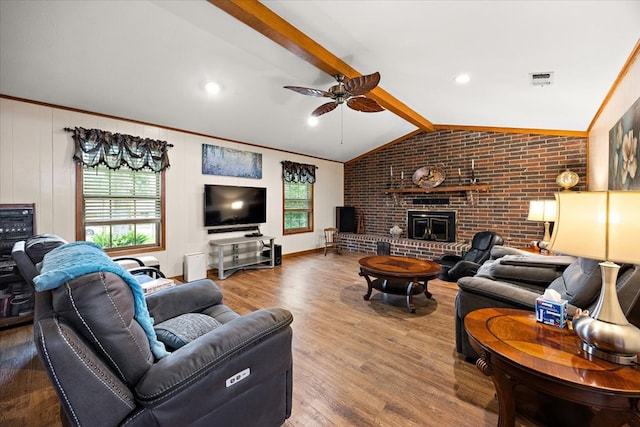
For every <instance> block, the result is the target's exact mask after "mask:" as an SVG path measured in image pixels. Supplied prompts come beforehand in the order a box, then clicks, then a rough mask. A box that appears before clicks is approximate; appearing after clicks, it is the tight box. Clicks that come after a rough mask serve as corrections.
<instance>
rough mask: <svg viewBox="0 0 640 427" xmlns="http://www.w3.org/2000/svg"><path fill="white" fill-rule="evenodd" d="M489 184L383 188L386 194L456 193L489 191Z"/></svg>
mask: <svg viewBox="0 0 640 427" xmlns="http://www.w3.org/2000/svg"><path fill="white" fill-rule="evenodd" d="M489 188H491V187H490V186H489V184H471V185H451V186H447V187H433V188H424V187H412V188H385V189H384V190H382V192H383V193H384V194H392V193H455V192H458V191H460V192H468V191H489Z"/></svg>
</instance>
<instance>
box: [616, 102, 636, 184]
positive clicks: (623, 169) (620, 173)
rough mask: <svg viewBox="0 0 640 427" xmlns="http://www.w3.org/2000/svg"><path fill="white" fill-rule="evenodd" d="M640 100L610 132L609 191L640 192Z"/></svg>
mask: <svg viewBox="0 0 640 427" xmlns="http://www.w3.org/2000/svg"><path fill="white" fill-rule="evenodd" d="M638 139H640V98H638V99H637V100H636V102H634V103H633V105H632V106H631V107H630V108H629V109H628V110H627V111H626V112H625V113H624V115H623V116H622V117H621V118H620V120H618V122H617V123H616V124H615V125H614V126H613V128H611V130H610V131H609V190H640V170H639V169H638V156H639V155H640V151H638V148H639V147H640V146H639V145H638Z"/></svg>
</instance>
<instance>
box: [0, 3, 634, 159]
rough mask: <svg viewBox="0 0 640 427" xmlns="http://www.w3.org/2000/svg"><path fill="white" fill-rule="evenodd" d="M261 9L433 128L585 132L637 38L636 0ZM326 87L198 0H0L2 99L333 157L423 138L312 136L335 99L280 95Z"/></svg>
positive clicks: (376, 124) (375, 122)
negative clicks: (215, 86)
mask: <svg viewBox="0 0 640 427" xmlns="http://www.w3.org/2000/svg"><path fill="white" fill-rule="evenodd" d="M263 3H264V5H266V6H267V7H268V8H270V9H271V10H273V11H274V12H275V13H277V14H278V15H280V16H281V17H283V18H284V19H285V20H287V21H288V22H289V23H290V24H292V25H293V26H294V27H296V28H297V29H299V30H301V31H302V32H304V33H305V34H306V35H307V36H309V37H310V38H311V39H313V40H315V41H316V42H318V43H319V44H320V45H321V46H323V47H324V48H326V49H328V50H329V51H330V52H331V53H333V54H334V55H335V56H337V57H338V58H340V59H342V60H343V61H344V62H346V63H347V64H349V65H350V66H351V67H353V68H355V69H356V70H357V71H358V72H359V73H362V74H369V73H372V72H374V71H379V72H380V74H381V75H382V79H381V82H380V87H381V88H383V89H384V90H385V91H386V92H388V93H389V94H390V95H392V96H393V97H395V98H396V99H397V100H399V101H400V102H402V103H404V104H406V106H407V107H408V108H410V109H412V110H413V111H415V112H416V113H417V114H419V115H420V116H422V117H424V118H426V119H427V120H429V121H431V122H432V123H434V124H436V125H439V124H440V125H445V124H446V125H467V126H486V127H512V128H526V129H554V130H578V131H585V130H587V128H588V126H589V124H590V122H591V120H592V119H593V117H594V115H595V114H596V112H597V110H598V108H599V107H600V105H601V104H602V102H603V100H604V98H605V96H606V94H607V92H608V91H609V89H610V88H611V86H612V84H613V82H614V81H615V79H616V77H617V76H618V74H619V72H620V71H621V69H622V67H623V65H624V63H625V61H626V60H627V58H628V57H629V55H630V53H631V52H632V51H633V48H634V46H635V45H636V43H637V42H638V40H639V39H640V24H639V22H640V1H636V0H633V1H383V0H377V1H365V0H360V1H326V0H325V1H291V0H290V1H283V0H273V1H272V0H269V1H263ZM547 71H553V72H554V73H555V74H554V82H553V85H551V86H547V87H533V86H531V85H530V83H529V73H532V72H547ZM461 72H464V73H468V74H469V75H470V76H471V82H470V83H468V84H467V85H464V86H461V85H458V84H456V83H455V82H454V78H455V76H456V75H457V74H458V73H461ZM208 80H215V81H217V82H219V83H220V85H221V86H222V91H221V93H220V94H219V96H217V97H215V98H214V97H210V96H209V95H207V94H206V93H205V91H204V90H203V85H204V83H205V82H206V81H208ZM333 83H334V80H333V77H331V76H330V75H328V74H326V73H324V72H322V71H320V70H319V69H318V68H315V67H314V66H313V65H311V64H309V63H307V62H305V61H304V60H303V59H301V58H300V57H298V56H296V55H294V54H293V53H291V52H290V51H289V50H286V49H285V48H283V47H281V46H280V45H278V44H276V43H275V42H273V41H271V40H270V39H268V38H267V37H265V36H263V35H262V34H260V33H258V32H256V31H255V30H254V29H252V28H250V27H248V26H246V25H245V24H243V23H242V22H240V21H238V20H236V19H235V18H233V17H232V16H231V15H229V14H227V13H226V12H224V11H222V10H221V9H219V8H218V7H216V6H214V5H212V4H210V3H208V2H206V1H204V0H197V1H128V2H124V1H83V2H80V1H75V0H74V1H48V2H44V1H9V0H0V94H3V95H9V96H14V97H18V98H25V99H30V100H35V101H40V102H45V103H51V104H56V105H61V106H65V107H72V108H78V109H82V110H87V111H91V112H96V113H101V114H107V115H113V116H118V117H123V118H129V119H133V120H138V121H143V122H148V123H154V124H158V125H163V126H168V127H173V128H178V129H183V130H188V131H193V132H199V133H203V134H207V135H211V136H216V137H221V138H227V139H231V140H236V141H240V142H246V143H250V144H256V145H261V146H266V147H272V148H277V149H281V150H286V151H290V152H295V153H301V154H306V155H310V156H316V157H320V158H325V159H331V160H336V161H347V160H349V159H352V158H354V157H357V156H359V155H361V154H363V153H366V152H368V151H370V150H372V149H375V148H376V147H379V146H381V145H384V144H386V143H388V142H390V141H392V140H395V139H396V138H399V137H401V136H403V135H406V134H408V133H410V132H412V131H414V130H416V129H417V127H416V125H414V124H411V123H409V122H407V121H405V120H404V119H402V118H400V117H399V116H397V115H396V114H394V113H392V112H390V111H384V112H380V113H359V112H355V111H352V110H350V109H348V108H346V107H345V108H342V107H340V108H338V109H336V110H334V111H333V112H330V113H328V114H326V115H323V116H321V117H320V123H319V125H318V126H317V127H315V128H310V127H309V126H308V125H307V123H306V119H307V117H308V116H309V114H310V113H311V111H313V110H314V109H315V108H316V107H317V106H319V105H320V104H322V103H324V102H326V101H327V100H326V99H323V98H316V97H309V96H303V95H300V94H297V93H294V92H292V91H289V90H286V89H283V88H282V86H285V85H294V86H304V87H312V88H318V89H325V90H326V89H328V88H329V87H330V86H331V85H332V84H333ZM75 125H76V123H69V124H68V126H75Z"/></svg>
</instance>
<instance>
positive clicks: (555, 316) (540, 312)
mask: <svg viewBox="0 0 640 427" xmlns="http://www.w3.org/2000/svg"><path fill="white" fill-rule="evenodd" d="M536 320H537V321H538V322H542V323H544V324H546V325H551V326H555V327H556V328H560V329H562V328H564V327H565V326H566V325H567V301H566V300H562V301H561V302H555V301H549V300H546V299H544V297H538V298H536Z"/></svg>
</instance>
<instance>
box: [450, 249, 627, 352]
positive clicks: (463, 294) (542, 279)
mask: <svg viewBox="0 0 640 427" xmlns="http://www.w3.org/2000/svg"><path fill="white" fill-rule="evenodd" d="M457 283H458V288H459V290H458V294H457V295H456V299H455V313H456V314H455V316H456V318H455V329H456V350H457V351H458V353H460V354H462V355H464V356H465V357H467V358H470V359H475V358H477V357H478V354H477V353H476V352H475V350H474V349H473V348H472V347H471V345H470V343H469V337H468V335H467V332H466V330H465V328H464V317H465V316H466V315H467V314H469V313H470V312H472V311H474V310H477V309H480V308H486V307H496V308H516V309H523V310H530V311H534V310H535V300H536V298H537V297H539V296H540V295H542V294H544V292H545V290H546V289H553V290H555V291H557V292H558V293H560V295H561V297H562V299H565V300H567V301H568V302H569V308H568V312H569V316H570V317H571V316H572V315H573V313H574V312H575V309H576V308H582V309H588V310H590V311H593V309H594V307H595V305H596V302H597V299H598V296H599V294H600V289H601V283H602V278H601V273H600V266H599V261H596V260H591V259H586V258H574V257H568V256H544V255H535V254H531V253H529V252H525V251H521V250H518V249H515V248H509V247H505V246H495V247H494V248H493V249H492V256H491V259H490V260H488V261H486V262H485V263H484V264H483V265H482V266H481V268H480V269H479V270H478V272H477V274H476V275H475V276H472V277H463V278H461V279H459V280H458V282H457ZM617 290H618V298H619V300H620V305H621V306H622V309H623V312H624V313H625V314H626V316H627V319H628V320H629V321H630V322H631V323H633V324H635V325H636V326H638V325H640V266H636V265H624V266H622V268H621V269H620V272H619V274H618V280H617Z"/></svg>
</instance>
